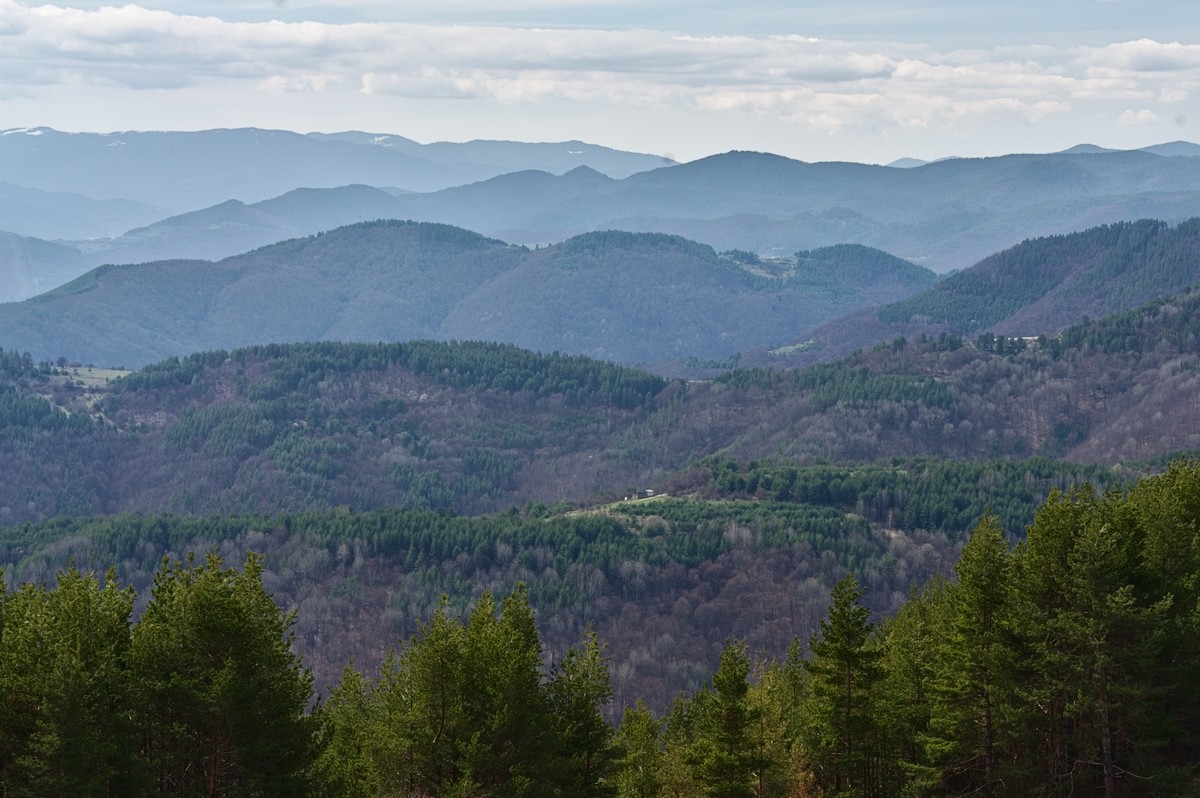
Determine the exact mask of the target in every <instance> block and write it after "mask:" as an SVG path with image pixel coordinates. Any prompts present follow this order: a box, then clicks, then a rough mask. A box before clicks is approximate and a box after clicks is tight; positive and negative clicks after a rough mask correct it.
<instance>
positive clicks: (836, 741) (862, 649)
mask: <svg viewBox="0 0 1200 798" xmlns="http://www.w3.org/2000/svg"><path fill="white" fill-rule="evenodd" d="M865 592H866V591H865V590H864V589H863V588H862V587H860V586H859V584H858V580H857V579H855V578H854V575H853V574H849V573H848V574H846V576H844V577H843V578H842V579H841V580H840V581H839V582H838V583H837V584H836V585H834V587H833V592H832V598H833V601H832V604H831V605H830V608H829V617H828V618H827V619H825V620H823V621H821V623H820V633H819V634H815V635H813V636H812V638H811V640H810V641H809V648H810V649H811V651H812V658H811V659H810V660H809V661H808V663H807V668H808V672H809V676H810V681H809V689H810V695H809V702H808V708H807V716H808V717H807V727H806V730H805V735H804V736H805V738H806V739H805V743H806V749H807V751H808V754H809V758H810V763H811V765H812V768H813V773H814V774H815V776H816V779H817V783H818V785H819V786H820V787H821V788H822V789H824V790H826V791H829V792H831V793H832V794H834V795H841V794H844V795H861V796H874V795H877V794H879V791H880V789H879V769H878V765H879V763H878V762H877V761H876V760H877V758H878V757H880V755H881V753H882V752H881V751H880V750H879V747H878V743H879V739H878V732H879V730H878V728H877V726H876V723H875V707H874V696H873V692H874V688H875V685H876V684H877V683H878V682H879V681H880V679H881V678H882V676H883V673H882V670H881V668H880V665H879V660H880V658H881V656H882V654H881V652H880V651H879V650H878V649H877V648H875V647H873V646H872V645H871V643H870V637H871V633H872V631H873V629H874V624H872V623H870V622H869V621H868V617H869V616H870V611H869V610H867V608H866V607H864V606H862V605H861V604H860V603H859V599H860V598H862V596H863V594H864V593H865Z"/></svg>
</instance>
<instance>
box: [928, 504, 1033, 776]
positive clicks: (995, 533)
mask: <svg viewBox="0 0 1200 798" xmlns="http://www.w3.org/2000/svg"><path fill="white" fill-rule="evenodd" d="M955 574H956V575H957V577H958V579H957V582H956V583H954V584H953V585H951V586H950V587H949V588H948V589H947V591H946V596H945V605H944V608H945V611H946V613H947V615H946V617H945V621H944V624H943V627H942V628H943V634H942V635H941V636H940V639H939V640H938V641H937V643H936V645H935V646H934V648H933V651H934V668H935V673H934V678H933V679H932V685H931V687H932V690H931V698H932V701H931V717H930V720H929V734H928V736H927V737H926V738H925V739H926V749H927V751H928V752H929V755H930V759H931V760H932V761H933V762H935V763H936V764H937V765H939V766H940V769H941V772H942V788H943V789H944V790H946V791H948V792H950V793H954V794H980V795H983V796H987V798H990V797H991V796H992V795H994V794H995V791H996V788H997V784H998V783H999V781H1000V774H999V770H1000V765H999V763H998V761H997V759H998V755H999V751H1000V748H1001V747H1002V745H1003V742H1002V739H1001V738H1002V731H1003V729H1004V723H1005V712H1006V710H1007V709H1008V707H1009V705H1010V704H1011V697H1012V668H1013V664H1014V662H1013V658H1014V653H1013V643H1012V639H1011V638H1012V635H1011V633H1010V631H1009V627H1008V625H1007V624H1008V615H1009V598H1008V596H1009V591H1010V590H1011V578H1010V567H1009V553H1008V544H1007V543H1006V542H1005V540H1004V536H1003V534H1002V532H1001V530H1000V525H999V521H998V520H997V519H996V517H995V516H988V517H985V518H984V519H983V520H981V521H980V522H979V524H978V525H977V526H976V527H975V530H974V531H973V532H972V533H971V537H970V539H969V540H968V541H967V545H966V546H965V547H964V549H963V553H962V557H961V559H960V560H959V562H958V565H957V566H956V567H955Z"/></svg>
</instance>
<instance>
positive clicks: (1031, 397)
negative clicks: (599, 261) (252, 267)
mask: <svg viewBox="0 0 1200 798" xmlns="http://www.w3.org/2000/svg"><path fill="white" fill-rule="evenodd" d="M1198 332H1200V294H1186V295H1181V296H1180V297H1177V298H1173V299H1170V300H1163V301H1161V302H1158V303H1155V304H1152V305H1149V306H1146V307H1144V308H1141V309H1138V310H1135V311H1129V312H1126V313H1124V314H1118V315H1116V316H1112V317H1107V318H1105V319H1102V320H1099V321H1093V322H1089V323H1087V324H1084V325H1077V326H1075V327H1071V328H1068V329H1067V330H1064V331H1063V332H1062V333H1061V334H1060V335H1059V336H1052V337H1046V338H1043V339H1041V340H1039V341H1026V340H1024V339H1010V338H1003V337H997V336H994V335H991V334H984V335H982V336H979V337H978V338H977V339H976V340H974V341H964V340H963V339H961V338H958V337H955V336H950V335H942V336H939V337H936V338H930V337H925V338H921V337H917V338H914V339H911V340H909V339H903V338H898V339H895V340H894V341H892V342H889V343H887V344H884V345H880V346H877V347H873V348H872V349H870V350H864V351H862V352H859V353H857V354H855V355H854V356H852V357H850V358H847V359H845V360H843V361H839V362H836V363H831V364H825V365H821V366H816V367H813V368H811V369H808V370H806V371H795V372H773V371H769V370H754V369H742V370H736V371H733V372H731V373H729V374H727V375H726V376H724V377H721V378H719V379H717V380H714V381H711V382H689V383H684V382H682V381H672V382H668V381H666V380H664V379H662V378H660V377H656V376H654V375H651V374H647V373H644V372H639V371H634V370H630V369H624V368H620V367H617V366H613V365H611V364H607V363H602V362H598V361H592V360H588V359H586V358H582V357H578V356H565V355H555V356H542V355H536V354H534V353H532V352H529V351H526V350H520V349H517V348H515V347H512V346H506V345H500V344H483V343H472V344H446V343H431V342H424V343H420V342H418V343H413V344H391V345H382V344H376V345H365V344H354V345H351V344H335V343H319V344H318V343H310V344H294V345H280V346H267V347H257V348H251V349H245V350H237V351H232V352H215V353H207V354H202V355H196V356H192V357H189V358H186V359H184V360H183V361H174V360H171V361H167V362H165V363H163V364H159V365H157V366H154V367H149V368H147V369H145V370H143V371H141V372H138V373H136V374H134V375H132V376H129V377H126V378H124V379H121V380H117V381H114V382H109V383H107V384H104V383H103V377H104V375H103V374H99V375H97V374H96V373H95V372H93V371H91V370H88V369H73V368H61V369H60V368H58V367H53V368H52V367H39V366H37V365H36V364H35V363H34V361H33V359H32V358H20V357H15V356H11V357H10V359H11V360H12V361H13V362H14V363H16V364H19V365H21V368H22V369H25V371H21V372H20V373H16V372H14V376H11V377H9V378H8V379H7V380H6V381H5V384H4V388H3V394H2V395H0V399H2V400H3V403H4V410H5V415H4V416H3V418H2V419H0V431H2V434H0V467H2V468H3V471H4V474H5V480H4V481H3V483H0V518H2V519H3V520H4V521H5V522H7V523H13V522H17V521H23V520H36V519H42V518H47V517H50V516H54V515H63V514H66V515H78V514H92V513H114V512H123V511H130V510H139V511H162V510H171V511H177V512H189V513H216V512H234V511H237V512H246V511H258V510H262V511H277V510H291V509H300V508H305V507H338V506H349V507H353V508H356V509H370V508H375V507H387V506H408V507H430V508H445V509H454V510H456V511H459V512H475V511H481V510H488V509H497V508H502V507H506V506H509V505H513V504H516V505H520V504H523V503H525V502H527V501H542V502H546V503H554V502H557V501H561V500H566V501H580V500H590V499H593V498H596V497H607V498H612V497H620V496H623V495H628V494H630V493H631V492H633V491H636V490H637V489H639V488H647V487H656V486H659V487H661V483H662V481H663V480H664V479H665V478H666V477H667V476H668V475H669V474H671V473H672V472H675V471H676V470H678V469H680V468H682V467H684V466H686V465H687V464H688V463H689V462H692V461H694V460H695V459H698V458H702V457H706V456H708V455H712V454H717V453H722V454H725V455H729V456H734V457H738V458H741V459H745V460H749V459H754V458H764V457H769V458H778V459H782V460H788V461H794V462H796V463H801V464H803V463H811V462H814V461H820V460H827V461H834V462H845V461H857V462H863V461H876V460H879V459H881V458H892V457H897V456H902V457H911V456H914V455H931V456H938V457H945V458H966V459H972V460H984V459H989V458H997V457H999V458H1022V457H1028V456H1049V457H1065V458H1068V459H1071V460H1075V461H1078V462H1085V463H1097V464H1108V465H1113V464H1117V463H1127V462H1144V461H1150V460H1155V459H1157V458H1161V457H1162V456H1164V455H1167V454H1169V453H1172V452H1177V451H1181V450H1190V449H1197V448H1200V437H1198V436H1197V432H1196V430H1195V429H1194V428H1193V427H1192V425H1191V424H1190V419H1191V418H1193V417H1194V415H1195V413H1196V412H1197V407H1196V402H1197V399H1196V397H1197V396H1198V395H1200V359H1198V353H1197V350H1196V340H1197V333H1198ZM10 355H11V353H10ZM30 447H35V449H36V451H37V452H38V456H37V457H31V456H30V454H29V452H30V451H31V448H30Z"/></svg>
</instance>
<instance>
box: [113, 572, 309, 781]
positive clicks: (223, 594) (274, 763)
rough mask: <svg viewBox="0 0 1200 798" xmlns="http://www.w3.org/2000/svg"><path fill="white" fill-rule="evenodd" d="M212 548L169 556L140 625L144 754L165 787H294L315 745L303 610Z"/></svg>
mask: <svg viewBox="0 0 1200 798" xmlns="http://www.w3.org/2000/svg"><path fill="white" fill-rule="evenodd" d="M222 566H223V563H222V561H221V558H220V557H218V556H217V555H216V554H215V553H210V554H209V555H208V556H207V558H206V559H205V562H204V563H203V564H201V565H197V564H196V563H195V562H194V561H193V560H192V559H191V558H189V560H188V562H187V564H186V566H185V565H184V564H183V563H178V562H177V563H175V564H174V565H169V564H167V563H164V565H163V567H162V569H160V570H159V572H158V575H157V576H156V578H155V581H154V590H153V593H152V595H151V598H150V603H149V605H148V606H147V607H146V610H145V612H144V614H143V615H142V617H141V619H139V620H138V622H137V624H136V625H135V626H134V629H133V640H132V645H131V650H130V657H131V663H132V673H133V677H134V679H135V685H136V687H137V698H138V721H139V725H140V726H141V729H142V733H143V742H142V753H143V756H144V757H145V758H146V761H147V763H148V765H149V767H150V769H151V773H152V776H153V778H154V782H155V786H156V790H157V792H158V793H159V794H160V795H163V796H170V795H179V796H191V795H205V796H210V797H213V798H215V796H225V795H234V794H253V795H259V796H273V795H278V796H290V795H296V794H299V793H300V792H302V791H303V783H304V782H303V775H304V771H305V769H306V767H307V766H308V764H309V759H310V754H311V740H312V727H311V724H310V721H309V718H308V715H307V708H308V703H309V701H310V699H311V697H312V676H311V674H310V673H309V672H308V671H307V669H305V668H304V667H303V666H302V664H301V662H300V659H299V657H297V656H296V655H295V654H294V653H293V652H292V650H291V631H290V630H291V626H292V617H291V616H290V615H285V614H284V613H282V612H281V611H280V610H279V608H278V607H277V606H276V605H275V602H274V601H273V600H272V599H271V597H270V596H269V595H268V594H267V593H266V591H265V590H264V589H263V585H262V559H261V558H260V557H258V556H256V555H254V554H249V555H247V557H246V561H245V564H244V565H243V568H242V571H241V573H238V572H236V571H234V570H232V569H230V570H226V569H224V568H223V567H222Z"/></svg>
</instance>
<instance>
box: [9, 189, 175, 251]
mask: <svg viewBox="0 0 1200 798" xmlns="http://www.w3.org/2000/svg"><path fill="white" fill-rule="evenodd" d="M8 171H9V170H8V168H7V166H6V168H5V169H4V173H5V174H6V175H7V173H8ZM167 212H168V211H167V210H166V209H165V208H163V207H161V206H157V205H146V204H143V203H140V202H132V201H130V200H124V199H109V200H94V199H91V198H90V197H85V196H83V195H81V194H72V193H69V192H59V191H42V190H40V189H36V188H27V187H26V186H18V185H15V184H13V183H2V182H0V230H7V231H9V232H11V233H16V234H18V235H23V236H33V237H35V238H44V239H84V238H98V237H101V236H113V235H119V234H120V233H123V232H125V231H126V230H128V229H130V228H131V227H139V226H141V225H145V224H149V223H151V222H154V221H156V220H158V219H161V218H163V215H164V214H165V213H167ZM0 268H3V266H0Z"/></svg>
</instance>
